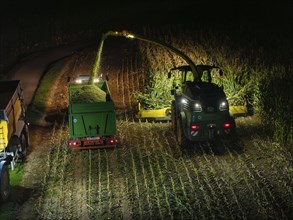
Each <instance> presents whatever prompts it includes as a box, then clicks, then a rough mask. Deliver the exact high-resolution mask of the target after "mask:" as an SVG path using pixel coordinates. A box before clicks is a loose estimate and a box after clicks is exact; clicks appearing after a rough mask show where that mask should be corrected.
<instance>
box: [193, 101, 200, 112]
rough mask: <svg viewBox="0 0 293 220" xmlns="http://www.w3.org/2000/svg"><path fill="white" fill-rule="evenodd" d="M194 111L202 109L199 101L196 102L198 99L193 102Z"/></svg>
mask: <svg viewBox="0 0 293 220" xmlns="http://www.w3.org/2000/svg"><path fill="white" fill-rule="evenodd" d="M194 111H195V112H201V111H202V107H201V104H200V102H198V101H195V102H194Z"/></svg>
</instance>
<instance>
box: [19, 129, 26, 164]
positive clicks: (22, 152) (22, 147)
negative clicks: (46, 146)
mask: <svg viewBox="0 0 293 220" xmlns="http://www.w3.org/2000/svg"><path fill="white" fill-rule="evenodd" d="M19 154H20V158H21V159H22V160H24V159H25V157H26V154H27V138H26V135H25V134H21V137H20V149H19Z"/></svg>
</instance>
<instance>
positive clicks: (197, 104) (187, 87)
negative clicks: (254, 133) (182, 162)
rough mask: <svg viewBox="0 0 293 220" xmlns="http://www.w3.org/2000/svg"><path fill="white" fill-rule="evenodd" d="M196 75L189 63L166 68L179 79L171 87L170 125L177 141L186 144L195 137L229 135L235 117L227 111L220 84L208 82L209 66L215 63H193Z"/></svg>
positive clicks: (212, 137)
mask: <svg viewBox="0 0 293 220" xmlns="http://www.w3.org/2000/svg"><path fill="white" fill-rule="evenodd" d="M194 67H195V68H196V71H197V73H198V74H199V77H198V78H195V76H194V73H193V72H192V69H191V67H190V66H180V67H175V68H173V69H171V70H170V72H169V73H168V77H169V78H170V77H171V75H172V74H173V73H174V72H177V73H179V75H180V76H181V82H180V84H179V85H176V86H175V88H174V89H173V90H172V91H171V92H172V94H173V95H174V100H173V101H172V105H171V118H172V127H173V130H174V132H175V134H176V136H177V141H178V144H179V145H180V146H182V147H187V146H189V145H190V144H191V143H194V142H199V141H212V140H217V139H219V138H221V139H231V138H234V137H235V135H236V126H235V120H234V118H233V117H232V115H231V114H230V112H229V103H228V100H227V97H226V95H225V93H224V91H223V88H222V87H220V86H218V85H216V84H215V83H212V77H211V70H212V69H219V68H218V67H216V66H209V65H195V66H194Z"/></svg>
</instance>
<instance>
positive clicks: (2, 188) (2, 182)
mask: <svg viewBox="0 0 293 220" xmlns="http://www.w3.org/2000/svg"><path fill="white" fill-rule="evenodd" d="M0 169H1V170H0V202H2V201H5V200H7V199H8V197H9V194H10V180H9V172H8V165H7V164H3V165H2V167H1V168H0Z"/></svg>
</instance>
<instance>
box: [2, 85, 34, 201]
mask: <svg viewBox="0 0 293 220" xmlns="http://www.w3.org/2000/svg"><path fill="white" fill-rule="evenodd" d="M24 117H25V107H24V100H23V91H22V88H21V85H20V81H19V80H11V81H0V201H1V200H2V201H4V200H6V199H7V198H8V196H9V173H8V166H9V165H11V167H12V169H13V168H14V165H15V163H16V161H17V160H19V159H24V158H25V155H26V151H27V146H28V143H29V134H28V125H27V123H26V122H25V120H24Z"/></svg>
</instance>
